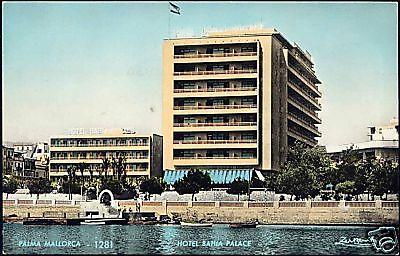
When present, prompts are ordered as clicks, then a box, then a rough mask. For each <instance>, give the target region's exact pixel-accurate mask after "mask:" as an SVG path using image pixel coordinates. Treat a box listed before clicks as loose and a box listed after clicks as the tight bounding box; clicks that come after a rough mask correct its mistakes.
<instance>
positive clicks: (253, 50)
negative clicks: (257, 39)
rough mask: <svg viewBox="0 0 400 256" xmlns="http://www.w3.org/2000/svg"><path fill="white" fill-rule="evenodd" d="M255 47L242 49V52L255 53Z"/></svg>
mask: <svg viewBox="0 0 400 256" xmlns="http://www.w3.org/2000/svg"><path fill="white" fill-rule="evenodd" d="M255 51H256V50H255V49H254V47H247V46H246V47H242V52H255Z"/></svg>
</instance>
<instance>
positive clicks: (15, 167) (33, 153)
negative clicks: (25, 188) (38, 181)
mask: <svg viewBox="0 0 400 256" xmlns="http://www.w3.org/2000/svg"><path fill="white" fill-rule="evenodd" d="M45 145H47V149H45ZM2 148H3V172H4V173H5V174H6V175H13V176H14V177H15V178H17V179H20V180H27V179H30V178H39V177H41V178H48V155H49V151H48V150H49V149H48V143H43V142H42V143H34V144H21V143H19V144H12V146H10V145H7V146H6V145H3V147H2Z"/></svg>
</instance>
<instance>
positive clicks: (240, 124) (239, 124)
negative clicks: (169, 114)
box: [174, 122, 257, 127]
mask: <svg viewBox="0 0 400 256" xmlns="http://www.w3.org/2000/svg"><path fill="white" fill-rule="evenodd" d="M256 125H257V122H228V123H174V127H204V126H256Z"/></svg>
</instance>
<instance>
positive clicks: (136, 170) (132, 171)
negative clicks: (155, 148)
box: [50, 168, 149, 176]
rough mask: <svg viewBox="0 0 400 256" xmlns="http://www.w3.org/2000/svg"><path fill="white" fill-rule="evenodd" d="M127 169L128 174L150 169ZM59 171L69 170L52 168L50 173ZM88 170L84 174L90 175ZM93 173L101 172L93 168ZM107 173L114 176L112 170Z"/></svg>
mask: <svg viewBox="0 0 400 256" xmlns="http://www.w3.org/2000/svg"><path fill="white" fill-rule="evenodd" d="M125 170H126V172H127V175H129V174H132V173H134V172H143V171H148V170H149V169H148V168H139V169H129V168H126V169H125ZM57 172H67V169H54V168H53V169H50V173H57ZM87 173H88V172H86V171H85V172H84V173H83V176H88V174H87ZM93 175H94V176H98V175H99V172H98V170H93ZM102 175H104V171H103V172H102ZM107 175H108V176H112V170H108V172H107Z"/></svg>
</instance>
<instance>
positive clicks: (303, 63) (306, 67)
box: [290, 52, 317, 78]
mask: <svg viewBox="0 0 400 256" xmlns="http://www.w3.org/2000/svg"><path fill="white" fill-rule="evenodd" d="M290 55H291V56H292V57H293V58H295V59H296V60H297V61H298V62H299V63H300V64H301V65H302V67H303V68H305V69H306V70H307V71H308V72H309V73H310V74H312V75H313V76H314V78H317V77H316V75H315V72H314V70H313V69H312V68H310V67H309V66H308V65H307V64H306V63H305V62H304V61H303V60H302V59H301V58H300V57H299V56H297V55H296V54H294V53H292V52H290Z"/></svg>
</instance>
